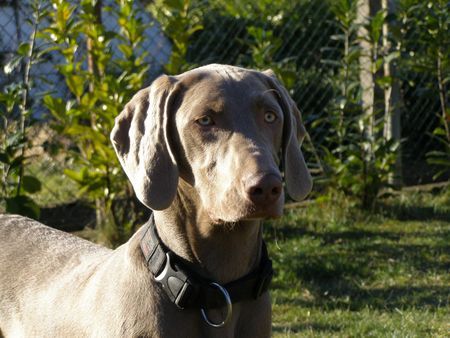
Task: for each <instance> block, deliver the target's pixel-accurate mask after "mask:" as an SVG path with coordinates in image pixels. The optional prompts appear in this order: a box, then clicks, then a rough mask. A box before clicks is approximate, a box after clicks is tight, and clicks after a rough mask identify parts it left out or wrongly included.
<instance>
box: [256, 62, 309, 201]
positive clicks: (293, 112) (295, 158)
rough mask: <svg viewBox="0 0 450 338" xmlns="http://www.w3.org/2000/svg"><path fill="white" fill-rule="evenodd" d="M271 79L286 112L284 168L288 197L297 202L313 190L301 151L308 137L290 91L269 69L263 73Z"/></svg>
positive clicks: (283, 149) (283, 147)
mask: <svg viewBox="0 0 450 338" xmlns="http://www.w3.org/2000/svg"><path fill="white" fill-rule="evenodd" d="M263 74H264V75H266V76H267V77H268V78H269V83H270V84H271V87H272V88H273V89H275V90H276V91H277V93H278V96H279V100H280V103H281V107H282V109H283V112H284V126H283V145H282V154H283V158H282V159H281V161H282V167H283V170H284V177H285V182H286V190H287V193H288V195H289V196H290V197H291V198H292V199H293V200H295V201H301V200H303V199H304V198H305V197H306V196H307V195H308V194H309V193H310V191H311V189H312V178H311V175H310V173H309V170H308V167H307V166H306V162H305V159H304V157H303V153H302V151H301V149H300V147H301V145H302V143H303V139H304V138H305V136H306V129H305V126H304V125H303V123H302V118H301V114H300V111H299V109H298V108H297V105H296V104H295V102H294V100H292V98H291V97H290V95H289V93H288V91H287V90H286V88H284V86H283V85H282V84H281V83H280V82H279V81H278V79H277V77H276V75H275V73H274V72H273V71H272V70H271V69H269V70H266V71H264V72H263Z"/></svg>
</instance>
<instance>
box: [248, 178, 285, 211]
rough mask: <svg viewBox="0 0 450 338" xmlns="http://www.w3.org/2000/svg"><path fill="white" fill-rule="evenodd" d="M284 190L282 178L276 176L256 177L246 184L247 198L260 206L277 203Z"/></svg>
mask: <svg viewBox="0 0 450 338" xmlns="http://www.w3.org/2000/svg"><path fill="white" fill-rule="evenodd" d="M282 190H283V183H282V181H281V177H279V176H278V175H275V174H265V175H255V176H252V177H250V178H249V179H248V180H247V181H246V184H245V192H246V194H247V198H248V199H249V200H250V201H252V202H253V203H254V204H256V205H259V206H260V205H267V204H270V203H273V202H276V201H277V200H278V198H279V197H280V195H281V192H282Z"/></svg>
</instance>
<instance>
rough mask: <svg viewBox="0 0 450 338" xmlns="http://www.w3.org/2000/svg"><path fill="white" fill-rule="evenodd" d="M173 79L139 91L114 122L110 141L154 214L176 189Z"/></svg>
mask: <svg viewBox="0 0 450 338" xmlns="http://www.w3.org/2000/svg"><path fill="white" fill-rule="evenodd" d="M175 82H176V79H175V78H173V77H169V76H165V75H163V76H161V77H159V78H158V79H156V80H155V81H154V82H153V83H152V85H151V86H150V87H148V88H145V89H142V90H141V91H139V92H138V93H137V94H136V95H135V96H134V97H133V98H132V99H131V101H130V102H128V104H127V105H126V106H125V108H124V110H123V111H122V112H121V113H120V115H119V116H117V117H116V119H115V125H114V128H113V130H112V132H111V141H112V144H113V146H114V149H115V151H116V154H117V156H118V158H119V161H120V164H121V165H122V167H123V169H124V170H125V173H126V174H127V176H128V178H129V180H130V181H131V184H132V185H133V188H134V191H135V193H136V196H137V197H138V198H139V200H140V201H141V202H142V203H143V204H144V205H146V206H147V207H149V208H150V209H154V210H162V209H165V208H167V207H168V206H169V205H170V204H171V203H172V201H173V199H174V197H175V194H176V190H177V185H178V167H177V164H176V160H175V156H174V154H173V150H172V149H171V147H170V143H169V141H170V137H169V130H168V128H169V126H170V123H169V120H170V119H171V115H172V114H174V112H173V111H171V110H173V109H172V106H173V101H174V100H173V99H172V97H173V96H174V89H173V88H174V85H175Z"/></svg>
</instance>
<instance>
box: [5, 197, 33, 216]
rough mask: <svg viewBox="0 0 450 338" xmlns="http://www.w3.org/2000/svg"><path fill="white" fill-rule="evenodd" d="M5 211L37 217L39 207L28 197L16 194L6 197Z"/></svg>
mask: <svg viewBox="0 0 450 338" xmlns="http://www.w3.org/2000/svg"><path fill="white" fill-rule="evenodd" d="M6 212H8V213H12V214H20V215H23V216H28V217H31V218H34V219H38V218H39V215H40V213H41V209H40V208H39V206H38V205H37V204H36V202H34V201H33V200H32V199H31V198H30V197H28V196H25V195H18V196H15V197H11V198H6Z"/></svg>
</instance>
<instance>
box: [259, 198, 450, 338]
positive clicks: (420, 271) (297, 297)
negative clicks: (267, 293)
mask: <svg viewBox="0 0 450 338" xmlns="http://www.w3.org/2000/svg"><path fill="white" fill-rule="evenodd" d="M445 196H446V193H445V192H441V193H439V194H431V193H426V194H423V193H422V194H420V193H414V194H410V196H407V195H404V196H397V197H393V198H389V199H386V200H383V201H382V205H380V206H379V208H378V209H377V210H378V211H377V212H374V213H366V212H362V211H360V210H356V209H354V208H352V207H351V206H350V207H349V205H348V201H345V200H341V201H336V200H332V201H330V200H324V201H322V202H320V200H319V202H317V203H313V204H312V205H310V206H308V207H307V208H302V209H297V210H291V211H289V212H287V214H286V215H285V217H284V218H283V219H281V220H279V221H277V222H274V223H268V224H266V228H265V234H266V239H267V241H268V242H269V248H270V252H271V256H272V258H273V261H274V266H275V270H276V271H277V273H276V276H275V278H274V282H273V291H272V298H273V303H274V308H273V310H274V316H273V331H274V336H275V337H448V336H450V326H449V325H450V324H449V323H450V321H449V318H450V208H449V204H447V202H446V198H447V197H445Z"/></svg>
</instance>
